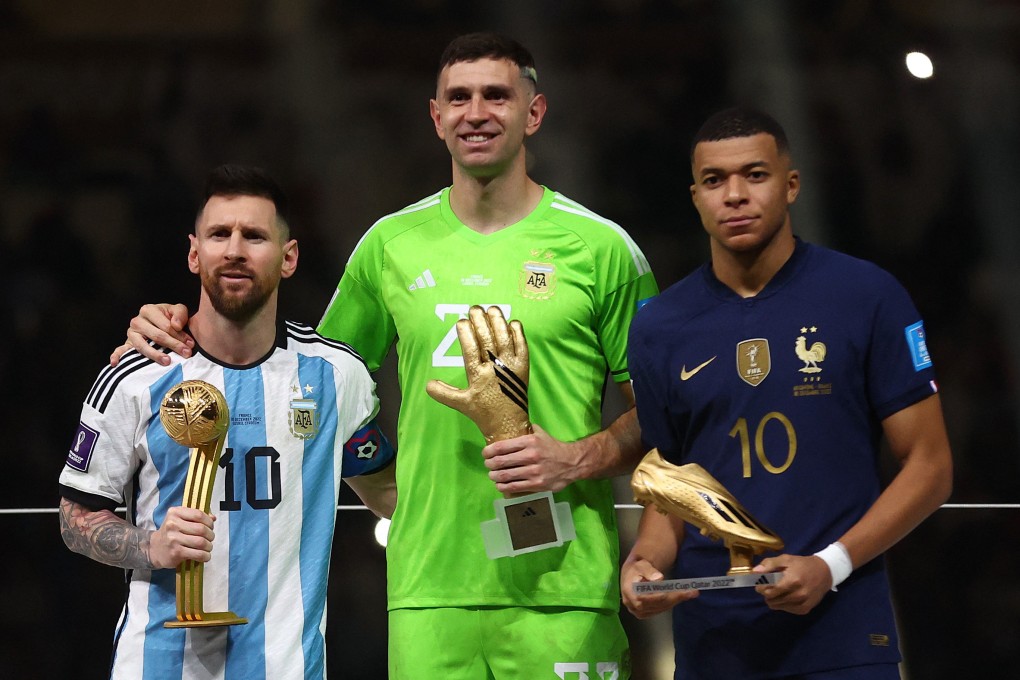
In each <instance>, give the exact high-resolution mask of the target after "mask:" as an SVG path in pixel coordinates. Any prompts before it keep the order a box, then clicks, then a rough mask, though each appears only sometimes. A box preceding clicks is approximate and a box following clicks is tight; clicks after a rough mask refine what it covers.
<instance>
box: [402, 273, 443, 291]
mask: <svg viewBox="0 0 1020 680" xmlns="http://www.w3.org/2000/svg"><path fill="white" fill-rule="evenodd" d="M435 287H436V280H435V279H434V278H432V270H431V269H426V270H425V271H423V272H422V273H421V274H420V275H419V276H417V277H415V279H414V283H412V284H411V285H410V286H408V287H407V289H408V290H418V289H419V288H435Z"/></svg>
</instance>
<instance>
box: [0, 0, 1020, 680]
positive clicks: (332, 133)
mask: <svg viewBox="0 0 1020 680" xmlns="http://www.w3.org/2000/svg"><path fill="white" fill-rule="evenodd" d="M479 29H496V30H501V31H504V32H507V33H509V34H511V35H514V36H515V37H517V38H519V39H520V40H521V41H522V42H524V43H525V44H526V45H528V46H529V47H530V48H531V50H532V51H533V52H534V54H535V56H536V58H537V60H538V72H539V75H540V83H541V88H542V90H543V91H544V92H546V94H547V95H548V97H549V102H550V111H549V114H548V116H547V118H546V121H545V123H544V125H543V129H542V131H541V133H540V134H539V135H538V137H537V138H536V139H535V140H534V142H533V143H531V144H530V146H529V150H530V163H531V172H532V175H533V177H535V178H536V179H537V180H538V181H540V182H542V183H544V184H546V185H549V186H552V187H554V188H556V189H558V190H560V191H562V192H564V193H566V194H567V195H569V196H571V197H572V198H574V199H576V200H578V201H580V202H582V203H584V204H586V205H588V206H589V207H590V208H592V209H594V210H596V211H597V212H599V213H601V214H603V215H605V216H607V217H610V218H612V219H614V220H616V221H618V222H620V223H621V224H623V225H624V226H625V227H626V228H627V229H628V230H629V231H630V232H631V234H632V235H633V236H634V237H635V239H636V240H637V241H638V243H639V244H640V245H641V246H642V248H643V249H644V251H645V253H646V254H647V256H648V258H649V260H650V261H651V263H652V266H653V269H654V270H655V272H656V275H657V278H658V280H659V284H660V286H663V287H665V286H666V285H669V284H670V283H672V282H674V281H675V280H677V279H679V278H680V277H681V276H683V275H684V274H686V273H687V272H689V271H690V270H691V269H692V268H694V267H695V266H696V265H698V264H699V263H701V262H702V261H704V260H705V259H706V258H707V245H706V239H705V237H704V234H703V232H702V231H701V228H700V225H699V224H698V221H697V216H696V214H695V213H694V210H693V209H692V208H691V207H690V201H689V195H688V191H687V186H688V184H689V181H690V177H689V167H688V162H687V153H688V143H689V139H690V136H691V134H692V133H693V132H694V129H695V127H696V126H697V125H698V124H699V122H700V121H701V120H702V119H703V118H704V117H705V116H706V115H707V114H709V113H711V112H712V111H714V110H716V109H718V108H721V107H723V106H726V105H729V104H731V103H737V102H746V103H752V104H756V105H758V106H760V107H762V108H765V109H767V110H769V111H771V112H773V113H774V114H775V115H776V116H777V117H778V118H779V119H780V120H781V121H782V122H783V123H784V124H785V125H786V127H787V129H788V131H789V133H790V135H791V140H792V143H793V147H794V153H795V158H796V159H797V161H798V166H799V167H800V169H801V171H802V180H803V191H802V193H801V198H800V200H799V201H798V204H797V206H796V207H795V208H794V225H795V229H796V231H797V232H798V233H799V234H800V235H801V236H804V237H805V238H808V239H810V240H814V241H817V242H820V243H823V244H827V245H830V246H833V247H836V248H839V249H842V250H845V251H846V252H849V253H851V254H853V255H857V256H859V257H864V258H867V259H871V260H873V261H875V262H877V263H879V264H880V265H882V266H883V267H885V268H887V269H889V270H890V271H892V272H893V273H894V274H895V275H896V276H897V277H899V279H900V280H901V281H903V282H904V283H905V285H906V286H907V288H908V289H909V290H910V292H911V293H912V295H913V296H914V299H915V301H916V303H917V304H918V306H919V307H920V309H921V311H922V313H923V315H924V316H925V320H926V326H927V329H928V333H929V347H930V349H931V352H932V356H933V357H934V360H935V366H936V369H937V371H938V373H939V376H940V383H941V387H942V395H943V400H944V404H945V410H946V415H947V419H948V423H949V428H950V435H951V437H952V442H953V447H954V453H955V457H956V475H957V476H956V489H955V492H954V494H953V497H952V499H951V503H952V505H953V507H948V508H944V509H942V510H939V511H938V512H937V513H936V514H935V515H934V516H933V517H932V518H931V519H930V520H929V521H928V522H926V523H925V524H924V525H923V526H922V527H921V528H920V529H918V530H917V531H916V532H914V534H912V535H911V536H910V537H909V538H908V539H907V540H905V541H904V542H903V543H902V544H901V545H899V546H898V547H896V548H895V549H894V550H893V551H892V553H891V555H890V558H889V559H890V564H891V576H892V579H893V581H894V588H895V592H896V600H897V606H898V612H899V617H900V620H901V628H902V634H903V651H904V654H905V657H906V663H905V671H906V674H907V677H908V678H910V679H911V680H943V679H945V680H957V679H960V678H978V677H988V678H1005V677H1010V676H1011V674H1012V673H1013V671H1010V670H1009V669H1011V668H1012V669H1015V668H1016V667H1017V665H1018V662H1020V646H1018V645H1017V640H1020V580H1018V579H1017V577H1016V569H1015V565H1016V559H1017V545H1018V544H1020V509H1018V507H1017V506H1016V505H1015V504H1017V503H1018V502H1020V446H1018V443H1017V431H1018V424H1020V402H1018V394H1017V372H1018V369H1020V352H1017V350H1016V348H1017V346H1018V345H1020V300H1018V297H1020V282H1018V280H1017V278H1016V271H1017V263H1018V262H1020V216H1018V215H1020V212H1018V210H1017V200H1016V195H1017V194H1016V192H1017V186H1018V185H1020V181H1018V180H1020V163H1018V159H1020V2H1017V0H971V1H970V2H963V1H961V0H955V1H954V0H888V1H886V2H879V1H877V0H833V1H832V2H808V1H806V0H755V1H754V2H742V1H740V0H723V1H721V2H705V1H702V0H587V1H585V0H558V1H551V2H549V1H547V2H542V1H540V0H515V1H514V2H497V1H476V2H468V1H467V0H395V1H393V2H386V1H382V0H380V1H368V0H363V1H350V2H335V3H334V2H327V1H325V0H289V1H285V0H217V1H215V2H210V1H208V0H176V1H174V2H161V3H156V2H138V1H137V0H106V1H104V2H97V1H96V0H84V1H80V2H75V3H67V2H60V1H58V0H4V1H3V2H0V277H2V285H0V319H3V327H4V328H5V330H4V331H2V332H0V386H2V389H3V401H2V408H0V423H2V426H0V427H2V431H3V432H4V434H5V436H6V440H7V442H8V445H7V447H6V449H7V450H6V455H5V465H6V466H7V472H6V473H3V474H2V475H0V496H2V501H0V505H2V507H3V508H4V509H5V510H4V512H3V514H0V531H2V532H3V534H4V535H6V536H7V537H8V538H7V545H8V547H7V548H6V549H5V550H4V551H3V557H2V558H0V565H2V566H0V602H3V605H4V610H5V612H6V614H5V615H4V616H3V617H2V621H0V651H2V657H3V659H4V670H3V671H2V672H0V674H2V675H3V676H4V677H11V678H18V679H21V678H29V679H34V678H76V679H78V680H91V679H93V678H103V677H106V675H105V673H106V667H107V661H108V656H109V651H110V645H111V639H112V631H113V626H114V623H115V620H116V616H117V613H118V607H119V602H120V600H121V589H122V584H121V574H120V572H119V571H118V570H116V569H112V568H109V567H104V566H102V565H99V564H96V563H93V562H91V561H89V560H87V559H85V558H83V557H80V556H77V555H72V554H71V553H69V552H68V551H67V550H66V549H65V548H64V546H63V543H62V542H61V540H60V537H59V533H58V530H57V519H56V517H55V515H54V514H52V513H51V512H42V513H28V512H10V510H11V509H23V508H52V507H53V506H55V504H56V502H57V491H56V479H57V474H58V472H59V470H60V467H61V465H62V462H63V459H64V455H65V451H66V448H67V445H68V443H69V441H70V438H71V435H72V432H73V430H74V426H75V424H76V421H77V417H78V413H79V410H80V404H81V400H82V398H83V397H84V395H85V393H86V392H87V390H88V388H89V386H90V385H91V383H92V380H93V379H94V377H95V375H96V374H97V372H98V370H99V369H100V368H101V367H102V366H103V365H104V364H105V362H106V360H107V356H108V354H109V352H110V350H111V349H112V348H113V346H114V345H115V344H117V343H118V342H120V341H121V339H122V338H123V331H124V328H125V325H126V322H127V320H128V319H129V318H130V317H131V316H132V315H133V314H134V313H135V311H136V310H137V308H138V307H139V305H140V304H142V303H143V302H147V301H159V300H182V301H188V302H192V303H193V302H194V300H195V291H196V286H195V282H194V280H193V279H192V278H191V275H190V274H188V273H187V270H186V268H185V252H186V243H187V241H186V237H185V234H187V233H188V231H189V230H190V229H191V226H192V219H193V215H194V211H195V209H196V207H197V205H196V202H195V201H196V199H195V197H196V195H197V193H198V192H199V190H200V188H201V183H202V181H203V179H204V176H205V174H206V172H207V171H208V170H209V169H210V168H211V167H213V166H215V165H217V164H219V163H222V162H228V161H240V162H252V163H259V164H262V165H265V166H266V167H268V168H270V169H271V170H272V171H273V172H274V174H275V175H276V176H277V177H278V178H279V179H280V180H281V182H282V183H283V184H284V185H285V186H286V187H288V188H289V190H290V192H291V194H292V198H293V199H294V202H295V203H296V204H297V205H296V217H295V220H294V223H295V224H294V226H295V232H296V236H297V237H298V238H299V239H300V240H301V243H302V262H301V268H300V271H299V274H298V276H297V277H296V278H295V279H293V280H291V281H288V282H287V283H286V284H285V285H284V287H283V301H284V311H285V313H286V315H287V316H289V317H292V318H296V319H302V320H307V321H311V322H315V321H317V320H318V318H319V316H320V314H321V312H322V310H323V309H324V307H325V304H326V302H327V301H328V299H329V297H330V295H331V293H332V290H333V287H334V286H335V284H336V281H337V280H338V279H339V276H340V274H341V272H342V268H343V265H344V262H345V261H346V258H347V255H348V254H349V253H350V251H351V249H352V248H353V246H354V244H355V243H356V242H357V239H358V238H359V237H360V236H361V234H362V233H363V232H364V231H365V229H367V228H368V227H369V226H370V225H371V224H372V222H373V221H374V220H375V219H376V218H378V217H379V216H381V215H383V214H386V213H389V212H392V211H393V210H396V209H398V208H400V207H402V206H404V205H406V204H408V203H410V202H412V201H414V200H417V199H418V198H420V197H421V196H424V195H426V194H428V193H431V192H433V191H435V190H436V189H438V188H440V187H442V186H445V185H446V184H447V183H448V182H449V160H448V156H447V154H446V151H445V148H444V147H443V145H442V143H441V142H439V141H438V140H437V139H436V138H435V135H434V132H433V129H432V124H431V122H430V121H429V119H428V117H427V113H428V106H427V103H428V99H429V98H430V96H431V95H432V94H433V91H434V75H435V70H436V63H437V61H438V57H439V54H440V52H441V50H442V48H443V47H444V46H445V44H446V43H447V42H448V40H449V39H450V38H452V37H453V36H455V35H457V34H459V33H463V32H467V31H471V30H479ZM910 52H921V53H923V54H925V55H927V56H928V57H929V58H930V60H931V63H932V64H933V67H934V74H933V75H932V76H931V77H928V78H924V77H919V76H924V75H925V74H924V73H923V72H917V73H916V74H915V73H912V72H911V71H910V70H908V68H907V61H906V55H907V54H908V53H910ZM920 62H922V66H923V62H924V60H923V59H920ZM848 285H852V284H850V283H848ZM381 373H382V374H381V375H380V393H381V396H382V399H383V404H384V408H385V411H386V414H387V418H389V419H390V420H389V421H388V423H387V424H388V425H389V431H390V432H395V422H394V419H395V414H396V404H397V400H398V399H399V396H398V394H397V390H396V384H395V379H394V377H393V366H392V365H390V366H389V367H384V370H383V371H382V372H381ZM617 407H618V405H617ZM610 408H612V404H611V405H610ZM618 490H619V501H620V502H621V503H629V502H630V498H629V497H628V495H627V493H626V485H625V484H624V483H620V484H619V487H618ZM352 501H353V496H352V495H347V494H345V496H344V497H343V498H342V502H352ZM969 504H980V505H981V507H978V508H974V507H960V506H961V505H969ZM985 504H992V505H996V506H1000V507H985ZM1010 505H1012V507H1009V506H1010ZM637 515H638V513H637V512H636V511H634V510H627V509H622V510H620V523H621V527H622V530H623V531H622V533H623V542H624V551H626V549H627V548H628V547H629V545H630V540H631V536H632V532H633V528H634V526H635V524H636V520H637ZM374 526H375V521H374V518H373V517H372V516H371V515H370V514H369V513H367V512H364V511H349V512H344V513H343V514H342V515H341V517H340V521H339V523H338V528H337V535H336V540H335V542H336V545H335V550H334V558H333V564H332V573H331V576H332V578H331V595H330V597H331V599H330V605H329V608H330V626H329V630H328V649H329V666H330V670H331V677H334V678H347V679H365V680H376V679H382V678H385V673H386V671H385V668H386V665H385V655H386V652H385V644H386V618H385V579H384V573H385V557H384V552H383V549H382V548H381V547H380V546H379V545H378V544H377V543H376V542H375V540H374V538H373V528H374ZM623 619H624V621H625V624H626V625H627V627H628V629H629V631H630V637H631V642H632V646H633V651H634V656H635V659H634V662H635V663H634V666H635V671H634V672H635V675H634V677H635V680H660V679H664V678H669V677H671V668H672V660H671V653H670V651H669V644H670V643H669V637H670V634H669V622H668V619H667V618H666V617H660V619H658V620H654V621H652V622H646V623H639V622H637V621H636V620H634V619H633V618H632V617H630V616H629V615H628V614H626V613H624V614H623Z"/></svg>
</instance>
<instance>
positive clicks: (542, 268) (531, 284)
mask: <svg viewBox="0 0 1020 680" xmlns="http://www.w3.org/2000/svg"><path fill="white" fill-rule="evenodd" d="M531 255H532V257H535V258H540V259H542V260H546V261H545V262H540V261H538V260H529V261H528V262H525V263H524V264H523V265H521V274H520V291H521V296H522V297H526V298H530V299H532V300H547V299H549V298H551V297H552V296H553V293H555V292H556V266H555V265H554V264H553V263H552V262H551V260H552V258H553V253H551V252H545V253H542V251H540V250H532V251H531Z"/></svg>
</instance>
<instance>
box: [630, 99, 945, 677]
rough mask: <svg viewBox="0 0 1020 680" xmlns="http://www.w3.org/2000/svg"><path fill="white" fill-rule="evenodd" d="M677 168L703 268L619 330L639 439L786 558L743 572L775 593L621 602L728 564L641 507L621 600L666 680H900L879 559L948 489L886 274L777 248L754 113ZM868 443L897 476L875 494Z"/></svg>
mask: <svg viewBox="0 0 1020 680" xmlns="http://www.w3.org/2000/svg"><path fill="white" fill-rule="evenodd" d="M691 164H692V172H693V176H694V183H693V184H692V186H691V196H692V198H693V201H694V205H695V207H696V208H697V210H698V213H699V215H700V217H701V220H702V223H703V225H704V228H705V230H706V231H707V232H708V235H709V238H710V245H711V262H710V263H709V264H706V265H705V266H703V267H701V268H700V269H698V270H696V271H695V272H694V273H692V274H691V275H689V276H688V277H687V278H685V279H683V280H682V281H680V282H679V283H677V284H675V285H674V286H672V287H670V288H669V289H667V290H665V291H664V292H663V293H662V294H661V295H659V296H658V297H657V298H656V299H654V300H653V301H651V302H650V303H649V304H648V305H646V306H645V307H644V308H643V309H642V310H641V311H640V312H639V313H638V314H637V316H636V317H635V320H634V323H633V325H632V327H631V332H630V343H629V352H628V357H629V363H630V370H631V377H632V380H633V385H634V392H635V396H636V401H637V408H638V419H639V421H640V424H641V432H642V439H643V440H644V442H645V444H646V445H647V446H648V447H649V448H652V447H655V448H657V449H658V451H659V453H660V454H661V455H662V457H663V458H664V459H665V460H666V461H667V463H671V464H673V465H681V464H687V463H697V464H699V465H701V466H702V467H703V468H704V469H705V470H707V471H708V472H709V473H710V474H711V475H712V476H714V477H715V478H716V479H717V480H718V481H719V482H721V484H722V485H723V486H724V487H726V489H728V490H729V491H730V492H731V493H732V494H733V496H734V497H735V498H736V499H739V501H740V502H741V503H742V504H743V505H744V506H745V507H746V508H747V510H748V511H750V512H751V513H752V514H753V515H754V517H755V518H756V519H758V520H760V521H761V522H762V524H764V525H765V526H767V527H770V528H771V529H773V530H774V531H775V532H776V533H777V534H778V535H779V536H780V537H781V538H782V539H784V541H785V543H786V546H785V550H786V553H784V554H782V555H778V556H776V555H773V556H770V557H767V558H765V559H763V560H762V561H761V562H760V563H759V564H758V565H757V566H756V567H755V568H754V571H756V572H781V573H782V578H781V579H780V580H779V581H778V583H776V584H774V585H760V586H757V587H756V588H755V589H749V588H748V589H739V588H738V589H732V590H706V591H704V592H701V593H698V592H696V591H695V592H691V591H688V592H676V593H668V594H655V595H642V596H638V595H636V594H635V593H634V591H633V588H632V586H633V584H634V583H635V582H639V581H655V580H660V579H662V578H663V577H664V575H665V574H671V575H672V576H674V577H678V578H682V577H704V576H712V575H719V574H723V573H725V571H726V569H727V568H728V567H729V559H728V556H727V550H726V549H725V548H724V547H723V545H722V544H721V543H719V542H718V541H713V540H710V539H709V538H706V537H705V536H703V535H700V534H699V533H698V532H697V531H696V530H695V531H692V530H691V527H690V526H689V525H688V526H685V525H684V523H683V522H682V521H680V520H679V519H677V518H676V517H674V516H672V515H664V514H660V513H659V512H656V511H654V509H653V508H651V507H649V508H647V509H646V510H645V511H644V513H643V515H642V519H641V524H640V529H639V535H638V538H637V541H636V543H635V545H634V547H633V550H632V551H631V552H630V555H629V556H628V557H627V559H626V562H625V564H624V567H623V573H622V575H621V588H622V590H623V600H624V603H625V604H626V606H627V608H628V609H630V611H631V612H632V613H633V614H634V615H635V616H638V617H639V618H645V617H648V616H652V615H654V614H657V613H659V612H662V611H666V610H667V609H671V608H673V621H674V641H675V644H676V677H677V678H684V679H685V680H688V679H691V678H706V679H707V678H711V679H718V678H742V679H751V678H812V679H818V680H820V679H822V678H825V679H826V680H857V679H861V680H863V679H865V678H868V679H871V678H878V679H892V678H899V677H900V676H899V669H898V662H899V661H900V654H899V650H898V644H897V636H896V625H895V621H894V617H893V611H892V606H891V603H890V597H889V592H888V585H887V579H886V575H885V570H884V565H883V559H882V554H883V553H884V552H885V551H886V550H888V549H889V548H890V547H891V546H893V545H894V544H895V543H896V542H897V541H899V540H900V539H901V538H903V536H904V535H906V534H907V533H908V532H909V531H911V530H912V529H913V528H914V527H915V526H916V525H917V524H918V523H919V522H921V521H922V520H923V519H924V518H925V517H927V516H928V515H929V514H930V513H931V512H933V511H934V510H935V509H936V508H938V507H939V505H940V504H941V503H942V502H943V501H944V500H945V499H946V498H947V496H948V495H949V493H950V488H951V484H952V462H951V455H950V447H949V443H948V439H947V436H946V430H945V425H944V423H943V418H942V410H941V406H940V402H939V396H938V394H937V393H936V391H937V390H936V385H935V376H934V372H933V369H932V362H931V359H930V357H929V355H928V350H927V346H926V344H925V338H924V328H923V325H922V323H921V317H920V315H919V314H918V312H917V310H916V309H915V308H914V305H913V304H912V302H911V300H910V298H909V296H908V295H907V293H906V292H905V291H904V289H903V288H902V286H900V285H899V284H898V283H897V282H896V281H895V279H893V277H892V276H890V275H889V274H887V273H886V272H884V271H882V270H881V269H879V268H878V267H876V266H875V265H873V264H870V263H867V262H864V261H861V260H857V259H854V258H851V257H849V256H846V255H843V254H840V253H836V252H834V251H831V250H828V249H825V248H822V247H819V246H814V245H811V244H808V243H805V242H803V241H801V240H799V239H798V238H796V237H795V236H794V234H793V229H792V226H791V220H790V206H791V204H792V203H793V202H794V200H795V199H796V197H797V193H798V190H799V188H800V176H799V174H798V172H797V170H795V169H794V168H793V165H792V161H791V157H790V150H789V146H788V143H787V139H786V135H785V133H784V132H783V130H782V128H781V127H780V126H779V124H778V123H776V121H774V120H773V119H772V118H771V117H769V116H768V115H766V114H763V113H761V112H758V111H755V110H749V109H742V108H738V109H729V110H726V111H722V112H720V113H718V114H716V115H714V116H712V117H710V118H709V119H708V120H707V121H706V122H705V124H704V125H703V126H702V128H701V129H700V130H699V132H698V133H697V135H696V137H695V140H694V143H693V144H692V149H691ZM882 435H884V436H885V438H886V440H887V441H888V445H889V449H890V450H891V452H892V454H893V456H895V458H896V460H897V462H898V463H899V471H898V473H897V474H896V476H895V477H894V479H893V480H892V482H891V483H890V484H889V485H888V486H887V487H886V488H885V489H884V490H883V489H882V488H881V485H880V480H879V474H878V454H879V450H878V442H879V440H880V438H881V436H882ZM639 469H640V468H639ZM677 605H679V606H677Z"/></svg>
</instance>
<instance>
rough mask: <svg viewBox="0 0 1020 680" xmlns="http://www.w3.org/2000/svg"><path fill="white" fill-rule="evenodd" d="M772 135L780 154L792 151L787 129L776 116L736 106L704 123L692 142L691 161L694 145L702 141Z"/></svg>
mask: <svg viewBox="0 0 1020 680" xmlns="http://www.w3.org/2000/svg"><path fill="white" fill-rule="evenodd" d="M762 133H764V134H767V135H772V138H773V139H775V140H776V149H778V151H779V153H780V154H789V153H790V141H789V140H788V139H787V138H786V131H785V130H783V126H782V125H780V124H779V121H777V120H776V119H775V118H773V117H772V116H770V115H769V114H767V113H765V112H764V111H759V110H758V109H753V108H750V107H747V106H734V107H732V108H728V109H723V110H722V111H718V112H716V113H713V114H712V115H711V116H709V117H708V119H707V120H706V121H705V122H704V123H702V125H701V127H700V128H698V131H697V133H695V135H694V141H692V142H691V161H692V162H693V161H694V147H696V146H697V145H698V144H700V143H701V142H718V141H721V140H723V139H733V138H734V137H753V136H754V135H758V134H762Z"/></svg>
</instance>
